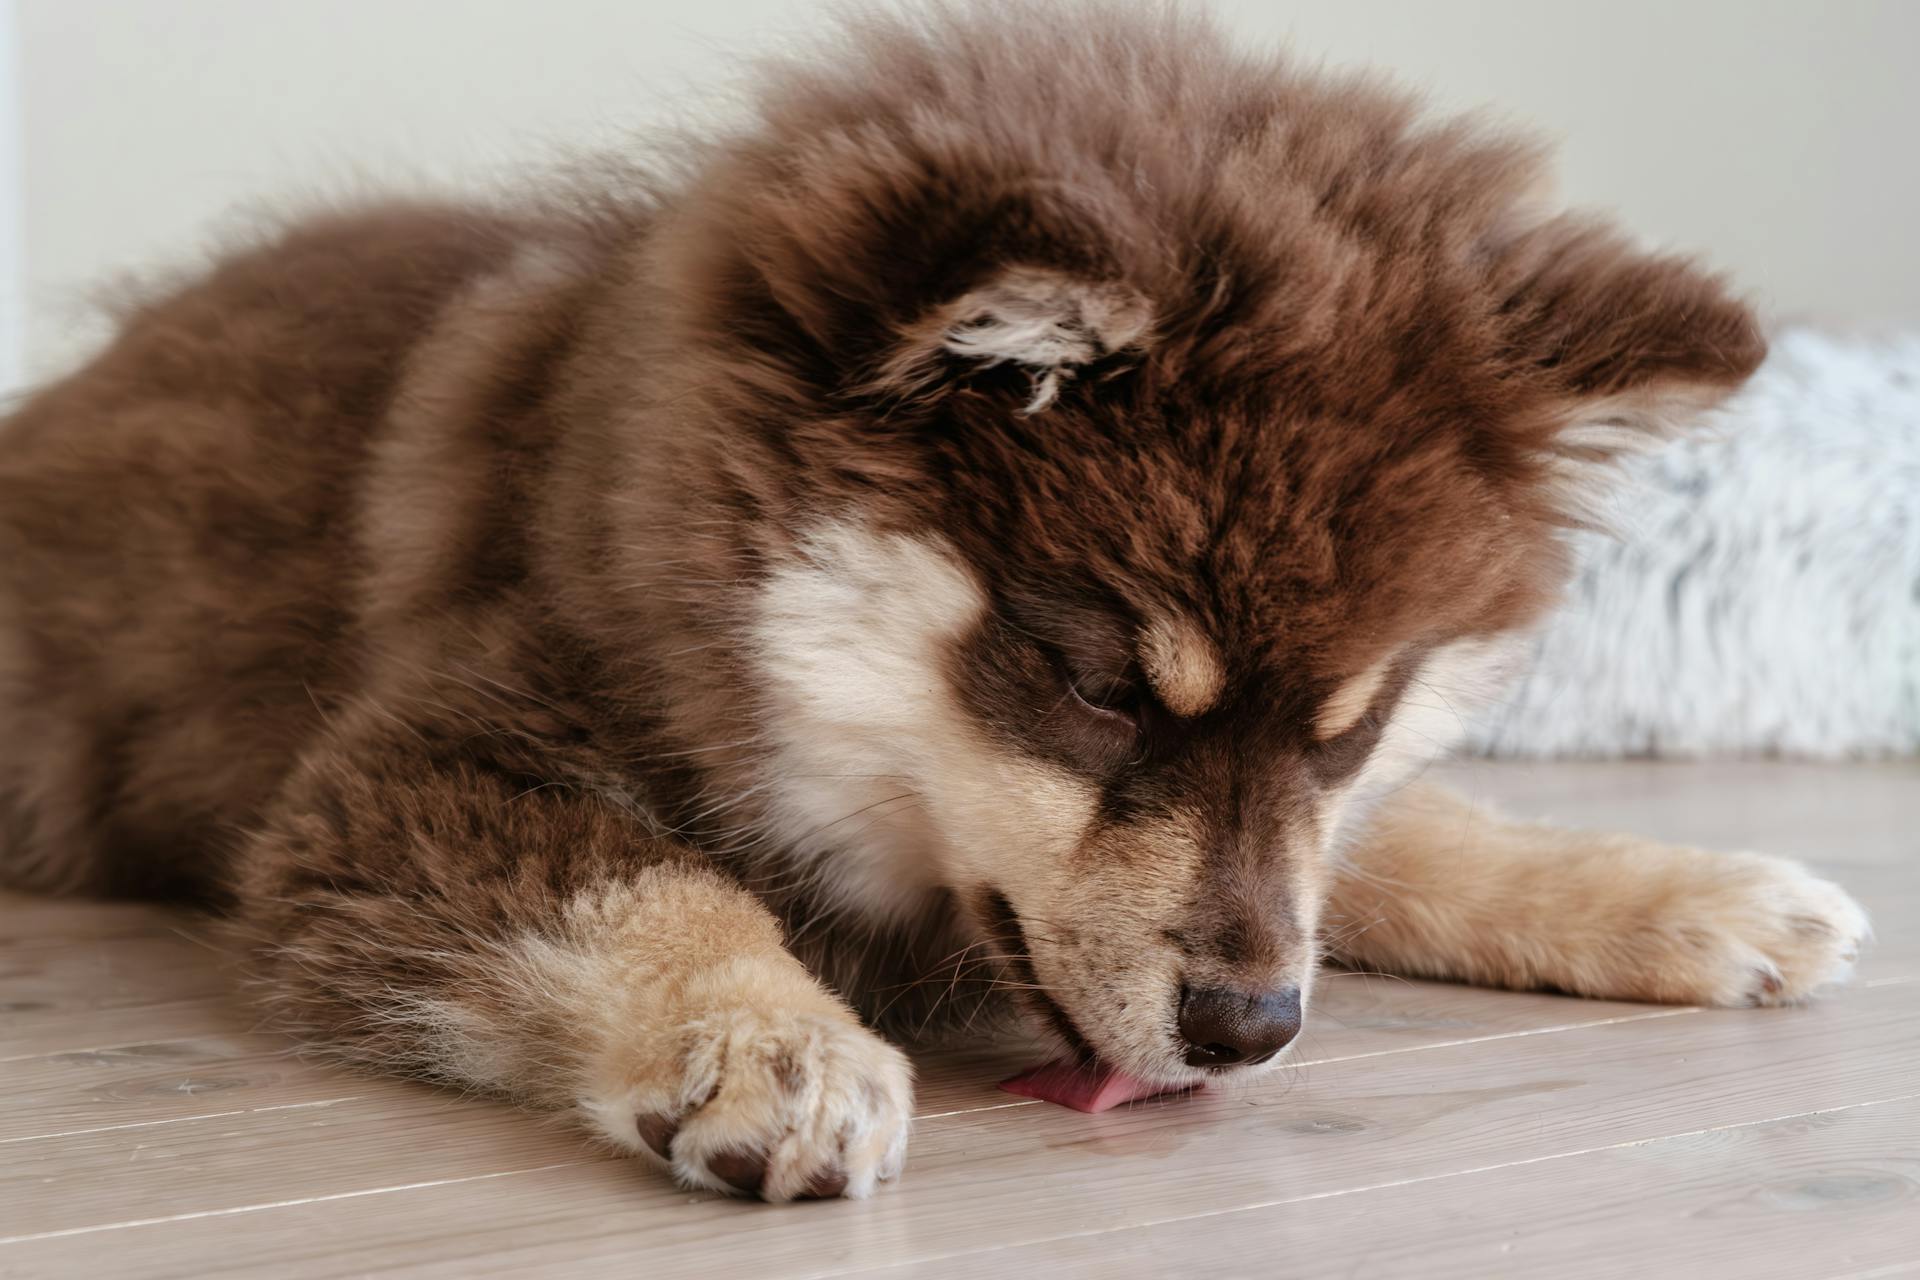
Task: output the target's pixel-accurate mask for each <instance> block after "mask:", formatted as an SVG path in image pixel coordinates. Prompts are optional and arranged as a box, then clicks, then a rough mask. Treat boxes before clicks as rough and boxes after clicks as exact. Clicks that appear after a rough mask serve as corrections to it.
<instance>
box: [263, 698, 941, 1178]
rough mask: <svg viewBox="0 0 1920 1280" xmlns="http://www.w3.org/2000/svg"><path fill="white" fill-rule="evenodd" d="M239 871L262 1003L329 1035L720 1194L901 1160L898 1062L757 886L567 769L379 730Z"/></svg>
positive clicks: (903, 1069)
mask: <svg viewBox="0 0 1920 1280" xmlns="http://www.w3.org/2000/svg"><path fill="white" fill-rule="evenodd" d="M237 888H238V920H239V924H240V926H241V927H242V928H243V929H244V930H245V932H246V935H247V937H248V938H249V940H250V941H251V942H252V945H253V947H254V949H255V955H256V958H257V968H258V972H259V976H260V978H261V980H262V982H263V984H264V989H265V994H266V997H267V999H268V1001H269V1003H270V1004H271V1005H272V1007H273V1009H274V1010H275V1012H276V1013H278V1014H279V1015H280V1017H281V1020H282V1021H283V1022H285V1023H286V1024H288V1025H289V1026H290V1028H291V1029H292V1030H294V1031H296V1032H297V1033H298V1034H301V1035H303V1036H304V1037H305V1038H307V1039H308V1040H310V1041H312V1042H313V1043H314V1044H315V1045H317V1046H319V1047H321V1048H323V1049H326V1050H329V1051H332V1052H334V1053H336V1054H339V1055H342V1056H345V1057H348V1058H350V1059H352V1060H355V1061H357V1062H359V1063H362V1064H366V1065H371V1066H374V1067H377V1068H381V1069H385V1070H390V1071H396V1072H399V1073H402V1074H408V1075H413V1076H419V1077H424V1078H427V1079H431V1080H435V1081H441V1082H445V1083H450V1084H453V1085H457V1086H461V1087H466V1088H473V1089H479V1090H484V1091H487V1092H490V1093H495V1094H501V1095H505V1096H507V1097H510V1098H513V1099H516V1100H518V1101H521V1102H523V1103H527V1104H531V1105H535V1106H540V1107H546V1108H553V1109H560V1110H565V1111H570V1112H572V1113H574V1114H575V1115H576V1116H577V1117H578V1119H579V1120H580V1121H581V1122H583V1123H584V1124H585V1125H586V1126H587V1127H588V1128H589V1129H590V1130H591V1131H593V1132H594V1133H597V1134H598V1135H599V1136H601V1137H603V1138H605V1139H606V1140H607V1141H609V1142H611V1143H613V1144H614V1145H615V1146H616V1147H619V1148H621V1149H623V1150H626V1151H630V1152H633V1153H636V1154H639V1153H644V1152H648V1151H651V1152H652V1153H653V1154H654V1155H655V1156H658V1157H660V1158H662V1159H664V1160H665V1161H667V1162H668V1163H669V1164H670V1165H671V1166H672V1169H673V1172H674V1173H675V1174H676V1175H677V1176H678V1177H679V1178H680V1179H681V1180H683V1181H684V1182H686V1183H688V1184H691V1185H695V1186H702V1187H708V1188H712V1189H714V1190H723V1191H724V1190H738V1191H748V1192H755V1193H758V1194H759V1195H761V1196H763V1197H764V1198H766V1199H769V1200H781V1199H787V1198H791V1197H795V1196H805V1195H832V1194H845V1195H849V1196H864V1195H866V1194H868V1193H870V1192H871V1191H872V1190H873V1189H874V1184H875V1183H876V1182H877V1181H879V1180H880V1179H883V1178H887V1177H890V1176H892V1175H893V1174H894V1173H895V1172H896V1171H897V1170H898V1169H899V1166H900V1162H901V1159H902V1156H903V1152H904V1146H905V1141H906V1133H907V1125H908V1120H909V1116H910V1106H911V1081H910V1076H909V1068H908V1066H907V1063H906V1060H905V1058H904V1057H903V1056H902V1055H901V1054H900V1052H899V1051H898V1050H896V1049H894V1048H893V1047H892V1046H890V1045H888V1044H887V1043H886V1042H884V1041H883V1040H881V1039H880V1038H879V1037H877V1036H875V1035H874V1034H873V1033H872V1032H870V1031H868V1030H867V1029H866V1028H864V1027H862V1026H861V1024H860V1022H859V1021H858V1019H857V1018H856V1017H855V1016H854V1015H853V1013H852V1012H850V1011H849V1010H848V1008H847V1007H846V1006H845V1005H844V1004H842V1003H841V1002H840V1000H838V999H837V998H836V997H835V996H833V995H832V994H831V993H829V992H828V991H827V990H826V989H825V988H823V987H822V986H821V985H820V984H819V983H818V982H816V981H815V980H814V978H813V977H812V976H811V975H810V974H809V973H808V972H807V970H806V969H805V968H804V967H803V966H802V965H801V964H800V962H799V961H798V960H796V959H795V958H794V957H793V956H792V955H791V954H789V953H788V952H787V951H786V950H785V948H784V947H783V945H782V941H781V935H780V928H779V925H778V923H777V922H776V921H775V919H774V917H773V916H772V914H771V913H770V912H769V911H768V910H767V908H766V907H765V906H764V905H763V904H762V903H761V902H760V901H759V900H758V899H757V898H755V897H754V896H753V895H752V894H751V893H749V892H748V891H747V890H746V889H745V888H743V887H742V886H741V885H739V884H737V883H735V882H733V881H731V880H729V879H727V878H726V877H725V876H723V875H721V874H720V873H718V872H717V871H716V870H715V869H714V868H713V867H711V866H710V865H708V864H706V863H705V862H703V861H702V859H701V858H700V856H699V855H698V854H696V853H695V852H694V851H693V850H691V849H689V848H687V847H686V846H684V845H682V844H679V843H678V842H675V841H671V840H667V839H662V838H658V837H653V836H649V835H648V834H646V833H645V832H644V831H642V830H640V829H639V826H638V824H637V823H636V822H634V821H633V820H631V819H630V818H629V817H628V816H627V815H626V814H624V813H623V812H622V811H621V810H620V808H619V807H618V806H616V805H615V804H614V803H612V802H610V801H608V800H605V799H603V798H601V797H598V796H596V795H593V794H591V793H590V792H588V791H586V790H584V789H578V788H568V787H557V786H547V787H542V786H540V785H538V784H537V783H535V782H530V781H529V780H528V779H527V778H525V777H524V776H521V777H514V776H512V775H510V774H506V773H502V772H497V771H493V770H490V769H488V768H485V767H483V766H481V765H479V764H476V763H475V762H474V761H472V760H471V759H468V758H465V757H462V756H460V755H458V754H457V748H456V749H455V753H454V754H449V755H448V756H446V757H444V758H436V755H435V753H434V750H433V748H432V747H431V746H430V745H428V743H427V741H426V740H425V739H420V740H416V739H414V738H413V737H411V736H410V735H408V734H405V733H399V732H396V733H394V734H392V735H390V736H389V737H388V738H387V740H385V741H383V742H380V741H357V742H355V743H354V745H353V748H352V749H351V750H342V749H339V748H335V749H329V750H323V751H319V752H316V753H314V754H313V755H312V756H310V757H309V758H308V759H307V761H306V762H305V763H304V764H303V766H302V767H301V769H300V770H299V772H298V774H297V776H296V777H295V778H294V779H293V780H292V782H291V783H290V785H289V787H288V788H287V791H286V794H285V796H284V798H283V800H282V801H281V803H280V804H279V806H278V808H277V811H276V813H275V814H274V815H273V816H272V817H271V819H270V820H269V821H268V822H267V823H266V824H265V826H264V828H263V829H262V830H261V831H260V832H259V833H258V834H256V835H255V836H254V837H253V839H252V840H251V841H250V844H249V846H248V847H247V848H246V849H245V850H244V857H243V861H242V864H241V868H240V874H239V876H238V886H237Z"/></svg>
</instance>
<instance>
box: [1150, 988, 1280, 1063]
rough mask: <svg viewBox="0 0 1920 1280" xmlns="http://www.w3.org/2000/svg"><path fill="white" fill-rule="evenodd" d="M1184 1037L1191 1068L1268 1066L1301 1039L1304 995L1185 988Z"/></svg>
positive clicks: (1182, 994)
mask: <svg viewBox="0 0 1920 1280" xmlns="http://www.w3.org/2000/svg"><path fill="white" fill-rule="evenodd" d="M1180 1034H1181V1035H1182V1036H1184V1037H1186V1041H1187V1065H1188V1066H1190V1067H1230V1066H1232V1065H1234V1064H1235V1063H1239V1062H1265V1061H1266V1060H1267V1059H1268V1058H1271V1057H1272V1056H1273V1055H1274V1054H1276V1053H1278V1052H1280V1051H1281V1050H1282V1049H1284V1048H1286V1047H1287V1045H1288V1044H1289V1043H1290V1042H1291V1041H1292V1040H1293V1038H1294V1037H1295V1036H1297V1035H1299V1034H1300V989H1299V988H1298V987H1288V988H1286V989H1285V990H1284V991H1233V990H1230V989H1228V988H1226V987H1183V988H1181V990H1180Z"/></svg>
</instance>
